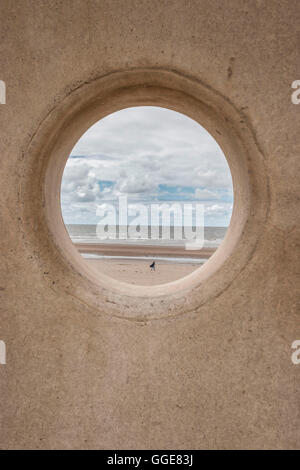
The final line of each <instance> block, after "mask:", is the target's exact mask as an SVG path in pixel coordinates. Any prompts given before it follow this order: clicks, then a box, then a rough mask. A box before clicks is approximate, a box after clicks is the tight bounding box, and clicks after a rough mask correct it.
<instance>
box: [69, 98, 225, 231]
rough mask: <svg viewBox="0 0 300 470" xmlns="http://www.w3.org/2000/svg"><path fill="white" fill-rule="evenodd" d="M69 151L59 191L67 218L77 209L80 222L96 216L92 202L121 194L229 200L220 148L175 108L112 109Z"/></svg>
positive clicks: (136, 199)
mask: <svg viewBox="0 0 300 470" xmlns="http://www.w3.org/2000/svg"><path fill="white" fill-rule="evenodd" d="M71 156H72V157H73V158H69V160H68V162H67V165H66V168H65V171H64V175H63V180H62V195H61V200H62V210H63V215H64V217H65V219H66V221H67V223H72V217H73V215H74V220H75V219H76V220H77V221H78V220H80V217H79V216H78V211H79V212H80V213H81V214H82V221H85V223H86V221H88V220H89V221H91V223H93V222H95V214H96V207H97V204H99V203H101V202H103V201H111V200H113V199H115V198H116V197H117V196H118V195H121V194H127V195H128V197H129V198H133V199H134V202H139V201H142V200H147V201H151V200H155V199H159V197H160V196H161V194H162V192H164V193H165V194H168V195H169V197H170V199H172V198H173V197H174V194H175V193H176V200H178V198H180V197H182V198H183V199H185V200H186V199H187V198H190V199H191V200H194V199H196V200H199V201H205V203H206V202H207V203H210V206H211V207H213V204H212V203H213V202H215V201H216V200H218V201H220V202H223V201H224V202H226V204H225V206H226V208H227V206H228V203H231V202H232V181H231V175H230V170H229V168H228V164H227V162H226V159H225V157H224V155H223V152H222V150H221V149H220V147H219V146H218V144H217V143H216V141H215V140H214V139H213V137H212V136H211V135H210V134H209V133H208V132H207V131H206V130H205V129H204V128H203V127H201V126H200V125H199V124H197V123H196V122H195V121H193V120H192V119H190V118H188V117H186V116H184V115H182V114H180V113H176V112H174V111H170V110H167V109H163V108H155V107H138V108H129V109H125V110H122V111H119V112H117V113H113V114H111V115H109V116H107V117H106V118H104V119H102V120H101V121H99V122H97V123H96V124H95V125H94V126H92V127H91V128H90V129H89V130H88V131H87V132H86V133H85V134H84V135H83V136H82V138H81V139H80V140H79V141H78V143H77V144H76V146H75V147H74V149H73V151H72V153H71ZM75 157H76V158H75ZM99 181H101V182H102V183H101V185H100V184H99ZM162 187H163V190H162ZM172 187H173V188H176V189H174V190H171V188H172ZM76 204H77V205H76ZM78 204H79V205H80V208H79V207H78ZM221 205H222V204H221ZM221 205H220V206H221ZM225 206H224V208H223V209H224V212H223V216H225V217H227V219H228V210H227V209H226V210H225ZM83 209H85V210H83ZM75 211H77V213H76V217H75ZM213 213H214V214H215V217H216V218H217V217H220V214H221V209H219V211H217V210H216V209H210V214H213ZM92 214H94V215H93V216H92ZM92 221H93V222H92Z"/></svg>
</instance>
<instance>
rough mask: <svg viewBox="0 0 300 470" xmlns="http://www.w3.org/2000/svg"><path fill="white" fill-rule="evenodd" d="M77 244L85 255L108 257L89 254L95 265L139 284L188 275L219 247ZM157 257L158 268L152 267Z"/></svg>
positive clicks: (106, 271)
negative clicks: (100, 257) (198, 248)
mask: <svg viewBox="0 0 300 470" xmlns="http://www.w3.org/2000/svg"><path fill="white" fill-rule="evenodd" d="M76 247H77V249H78V250H79V251H80V253H81V254H82V255H83V256H91V255H92V256H93V255H96V256H104V257H105V258H102V259H94V258H86V261H87V263H90V264H91V266H93V268H96V269H97V270H99V271H100V272H102V273H105V274H106V275H108V276H110V277H112V278H114V279H117V280H120V281H123V282H128V283H129V284H136V285H138V284H139V285H155V284H163V283H166V282H172V281H175V280H176V279H179V278H181V277H184V276H187V275H188V274H190V273H191V272H192V271H194V270H195V269H197V268H199V267H200V266H201V265H202V264H203V263H204V262H205V261H206V260H207V259H208V258H209V257H210V256H211V255H212V254H213V253H214V251H215V248H204V249H202V250H197V251H190V250H185V249H184V248H181V247H174V246H173V247H170V246H153V245H143V246H141V245H120V244H118V245H114V244H87V243H86V244H82V243H76ZM106 257H109V258H106ZM110 257H111V258H110ZM120 257H125V258H120ZM126 257H128V258H126ZM144 258H146V259H144ZM161 258H162V259H161ZM176 258H177V261H176ZM153 260H155V262H156V269H155V271H151V270H150V268H149V265H150V263H151V262H152V261H153Z"/></svg>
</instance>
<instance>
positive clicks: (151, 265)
mask: <svg viewBox="0 0 300 470" xmlns="http://www.w3.org/2000/svg"><path fill="white" fill-rule="evenodd" d="M150 269H151V271H155V261H153V263H152V264H150Z"/></svg>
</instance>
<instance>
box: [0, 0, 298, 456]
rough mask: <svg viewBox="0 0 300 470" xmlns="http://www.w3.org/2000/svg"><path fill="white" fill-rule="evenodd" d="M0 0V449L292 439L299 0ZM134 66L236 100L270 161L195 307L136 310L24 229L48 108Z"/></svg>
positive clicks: (33, 229) (243, 444)
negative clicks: (81, 285) (77, 286)
mask: <svg viewBox="0 0 300 470" xmlns="http://www.w3.org/2000/svg"><path fill="white" fill-rule="evenodd" d="M0 9H1V24H0V37H1V39H0V79H1V80H3V81H5V83H6V86H7V98H6V101H7V103H6V104H5V105H0V134H1V139H0V155H1V159H0V168H1V173H0V184H1V225H0V231H1V234H0V240H1V263H0V270H1V275H0V297H1V304H0V309H1V313H0V314H1V317H0V340H3V341H5V343H6V346H7V364H6V365H1V366H0V413H1V423H0V425H1V428H0V447H1V448H42V449H44V448H66V449H70V448H100V449H103V448H123V449H127V448H128V449H132V448H140V449H143V448H148V449H151V448H158V449H168V448H175V449H176V448H178V449H181V448H186V449H195V448H214V449H218V448H235V449H238V448H291V449H295V448H299V447H300V413H299V410H300V365H299V366H296V365H294V364H292V362H291V344H292V342H293V341H294V340H295V339H300V289H299V287H300V201H299V193H300V158H299V157H300V155H299V152H300V133H299V119H300V105H293V104H292V103H291V91H292V90H291V83H292V82H293V81H294V80H296V79H300V57H299V48H300V42H299V41H300V32H299V31H300V29H299V24H300V3H299V2H298V1H297V0H273V1H272V2H269V1H263V0H228V1H226V2H224V1H221V0H198V1H196V0H190V1H188V0H169V1H162V0H159V1H158V0H151V1H150V0H149V1H147V0H139V1H137V0H136V1H135V0H128V1H122V0H110V1H108V0H107V1H106V0H99V1H97V0H85V1H83V0H72V1H70V0H62V1H55V0H50V1H48V2H43V1H40V0H34V1H33V0H24V1H21V0H2V1H1V4H0ZM131 69H142V70H149V69H150V70H152V71H154V72H155V70H156V69H157V70H158V69H159V70H161V69H162V70H166V71H173V72H174V73H175V74H179V75H180V76H181V75H182V76H187V77H192V78H193V79H195V80H196V81H197V80H198V81H199V82H201V83H203V84H205V86H207V87H208V88H209V89H211V90H214V93H216V94H217V95H220V96H222V97H223V98H222V99H223V100H224V102H227V103H230V106H232V107H233V108H234V109H235V110H236V112H237V113H243V116H244V119H245V121H247V123H248V124H249V126H250V127H251V129H252V131H253V140H255V143H256V145H257V147H258V149H259V152H260V154H261V158H262V160H263V162H264V163H263V164H264V168H265V170H264V172H261V169H260V166H259V165H258V164H257V165H256V163H255V160H253V161H254V163H252V167H251V172H250V173H252V176H251V178H252V179H253V181H254V180H256V179H257V180H259V178H260V182H259V184H260V186H261V187H262V188H265V191H263V189H262V190H261V192H260V193H259V194H260V195H261V196H260V197H259V198H258V199H260V200H259V201H256V202H255V201H254V199H255V195H253V198H254V199H253V201H254V202H253V206H252V207H253V211H254V212H255V207H256V206H255V205H254V203H255V204H257V207H258V205H259V207H260V210H261V208H262V207H263V208H265V212H266V217H265V223H264V224H263V227H259V236H258V232H257V237H256V242H255V247H254V248H253V250H252V252H251V256H250V255H249V256H248V258H247V262H245V263H244V264H243V268H241V269H239V270H238V272H237V274H236V275H235V276H234V279H232V280H231V282H230V283H229V284H228V286H227V287H226V288H224V289H223V290H222V291H220V292H219V293H218V295H217V294H216V295H213V293H212V294H211V295H210V298H209V300H207V301H206V302H203V303H201V302H199V304H197V302H198V301H197V299H198V297H197V295H198V294H197V293H195V292H194V290H193V289H191V290H190V291H187V293H186V294H185V301H186V303H187V304H189V305H191V307H190V308H186V309H185V308H184V307H183V308H182V312H181V313H180V312H179V313H178V312H177V314H176V315H169V316H163V315H162V317H161V318H160V315H159V314H158V315H157V318H155V319H151V318H147V317H145V318H143V321H140V319H139V320H138V319H137V318H135V317H133V318H127V317H126V316H124V317H122V316H120V315H117V314H112V313H111V310H110V309H111V307H110V306H109V302H107V305H108V306H107V309H106V308H105V303H103V302H102V301H101V302H102V303H101V302H100V301H99V302H100V304H99V305H100V307H99V308H97V306H96V305H95V304H94V303H91V304H89V303H88V302H85V301H83V300H82V297H81V295H78V296H76V295H71V294H70V292H73V290H72V288H71V287H69V286H71V284H72V282H73V277H74V279H75V277H76V275H77V276H79V274H76V272H75V271H76V269H75V270H74V269H73V270H72V269H71V268H69V267H68V266H66V264H65V263H64V262H63V261H61V259H60V252H59V250H56V249H55V247H53V246H51V243H50V242H49V241H48V238H47V237H46V236H45V238H43V237H42V236H38V235H37V236H35V235H33V234H35V233H37V234H38V233H40V234H43V233H44V232H43V230H45V229H44V228H43V219H42V211H43V209H42V208H43V204H42V203H41V201H39V200H38V197H35V199H34V198H33V197H32V198H30V197H29V196H28V197H25V196H24V194H29V192H28V191H29V189H28V188H33V189H32V191H33V190H34V188H35V187H39V186H41V187H42V186H43V178H42V176H41V175H42V171H43V170H42V166H43V162H44V160H43V159H44V158H45V159H46V158H47V157H46V156H45V155H46V150H47V151H48V147H46V144H45V146H44V145H43V142H44V141H45V142H46V141H47V139H48V138H49V136H50V131H49V130H48V127H47V125H46V124H47V119H48V118H49V119H50V120H51V125H52V124H53V123H54V121H55V113H56V110H57V109H59V110H63V112H64V109H65V108H63V107H62V105H61V103H64V102H65V101H66V100H68V97H70V96H74V93H76V90H77V89H81V87H83V88H84V86H86V87H88V85H89V83H92V82H93V81H94V80H97V79H98V78H99V79H100V78H101V77H103V76H106V75H107V74H111V73H112V72H122V71H128V70H131ZM144 75H147V72H145V73H144ZM151 77H152V76H151V74H150V82H151V80H152V78H151ZM164 80H165V82H164V83H166V82H167V79H164ZM125 85H126V83H125ZM84 97H85V95H82V100H84ZM228 106H229V104H228ZM70 113H71V111H70ZM220 113H222V110H220ZM49 116H50V117H49ZM59 119H61V111H60V112H58V120H59ZM241 121H243V119H242V120H241ZM242 124H243V123H242ZM53 135H54V134H53ZM52 138H54V137H53V136H52ZM66 138H67V137H66ZM43 139H44V140H43ZM35 141H37V142H38V143H37V144H35V143H34V142H35ZM47 142H48V141H47ZM34 145H35V147H34ZM39 146H40V147H39ZM39 148H40V158H39V159H38V158H37V157H36V155H37V151H38V149H39ZM43 149H44V150H45V149H46V150H45V151H44V150H43ZM33 155H35V159H34V158H33ZM33 162H34V163H33ZM39 165H40V166H41V170H40V169H39ZM256 173H257V174H256ZM251 181H252V180H251ZM237 185H238V182H237ZM24 188H27V189H24ZM30 190H31V189H30ZM26 191H27V192H26ZM31 194H33V192H32V193H31ZM253 194H254V192H253ZM254 215H255V214H254ZM246 230H247V228H246ZM251 230H254V229H253V224H252V229H251ZM257 230H258V229H257ZM254 231H255V230H254ZM45 233H46V232H45ZM246 235H247V234H246ZM246 235H245V236H246ZM251 236H252V235H251ZM253 236H254V235H253ZM250 238H251V237H250V236H249V240H250ZM35 240H36V241H35ZM246 245H247V244H246V243H245V244H244V246H245V250H247V246H246ZM238 256H242V255H240V254H239V255H236V257H237V258H238ZM229 263H230V261H229ZM229 266H230V264H229ZM228 269H229V268H228ZM72 272H73V274H72ZM222 272H223V271H222ZM226 275H227V274H226ZM72 276H73V277H72ZM76 279H77V278H76ZM76 279H75V280H74V282H77V281H76ZM83 282H85V281H84V280H83ZM218 282H219V281H218ZM220 282H221V281H220ZM205 286H206V284H205V282H204V283H203V290H204V291H205V289H206V287H205ZM99 292H100V291H99ZM101 295H102V294H101V292H100V293H99V298H100V300H101V299H102V297H101ZM103 295H104V294H103ZM193 296H194V297H193ZM128 301H129V300H128ZM122 302H124V305H125V304H126V303H127V299H126V296H123V297H122V295H121V294H120V297H119V303H120V305H122ZM170 302H171V303H172V299H171V298H170V297H166V300H165V303H166V305H167V306H169V307H168V308H170ZM111 304H112V302H111ZM150 304H151V298H149V297H145V298H144V299H143V305H144V308H145V310H147V309H148V308H149V305H150ZM137 305H138V306H139V308H142V307H140V306H141V305H142V304H141V302H139V303H137ZM130 308H131V307H130V305H129V307H128V309H129V310H130ZM142 313H143V312H142V311H141V316H142Z"/></svg>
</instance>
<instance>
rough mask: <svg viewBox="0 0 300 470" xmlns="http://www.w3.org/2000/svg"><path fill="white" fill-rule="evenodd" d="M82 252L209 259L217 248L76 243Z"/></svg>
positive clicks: (107, 254)
mask: <svg viewBox="0 0 300 470" xmlns="http://www.w3.org/2000/svg"><path fill="white" fill-rule="evenodd" d="M75 246H76V248H77V249H78V250H79V252H80V253H90V254H95V255H104V256H158V257H169V258H172V257H176V258H205V259H208V258H209V257H210V256H211V255H212V254H213V253H214V252H215V250H216V248H202V249H201V250H186V249H185V248H184V247H180V246H170V245H169V246H168V245H167V246H162V245H131V244H130V245H129V244H124V245H122V244H119V243H118V244H117V243H116V244H115V243H75Z"/></svg>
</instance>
